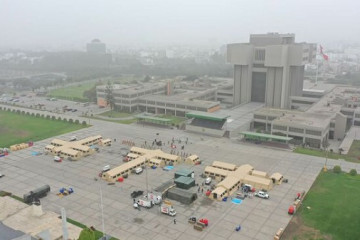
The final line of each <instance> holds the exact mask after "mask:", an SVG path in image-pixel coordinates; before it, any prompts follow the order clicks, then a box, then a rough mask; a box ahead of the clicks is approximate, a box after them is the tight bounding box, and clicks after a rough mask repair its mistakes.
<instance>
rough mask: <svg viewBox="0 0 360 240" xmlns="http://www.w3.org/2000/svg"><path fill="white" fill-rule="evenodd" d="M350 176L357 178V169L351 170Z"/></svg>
mask: <svg viewBox="0 0 360 240" xmlns="http://www.w3.org/2000/svg"><path fill="white" fill-rule="evenodd" d="M349 174H350V175H351V176H356V175H357V171H356V169H354V168H353V169H351V170H350V172H349Z"/></svg>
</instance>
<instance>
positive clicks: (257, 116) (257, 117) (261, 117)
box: [254, 114, 266, 120]
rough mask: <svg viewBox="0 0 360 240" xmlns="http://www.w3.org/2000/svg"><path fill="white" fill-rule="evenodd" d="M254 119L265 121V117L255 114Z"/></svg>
mask: <svg viewBox="0 0 360 240" xmlns="http://www.w3.org/2000/svg"><path fill="white" fill-rule="evenodd" d="M254 118H256V119H264V120H266V116H262V115H257V114H254Z"/></svg>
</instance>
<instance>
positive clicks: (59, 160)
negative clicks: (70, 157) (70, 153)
mask: <svg viewBox="0 0 360 240" xmlns="http://www.w3.org/2000/svg"><path fill="white" fill-rule="evenodd" d="M54 161H55V162H62V158H61V157H59V156H55V157H54Z"/></svg>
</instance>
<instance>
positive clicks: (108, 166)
mask: <svg viewBox="0 0 360 240" xmlns="http://www.w3.org/2000/svg"><path fill="white" fill-rule="evenodd" d="M109 170H110V165H106V166H104V167H103V170H102V171H103V172H107V171H109Z"/></svg>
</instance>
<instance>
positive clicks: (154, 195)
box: [147, 192, 162, 205]
mask: <svg viewBox="0 0 360 240" xmlns="http://www.w3.org/2000/svg"><path fill="white" fill-rule="evenodd" d="M147 198H148V199H149V200H151V201H152V202H153V203H154V204H156V205H158V204H160V203H161V201H162V197H161V195H160V194H159V193H153V192H150V193H148V194H147Z"/></svg>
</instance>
